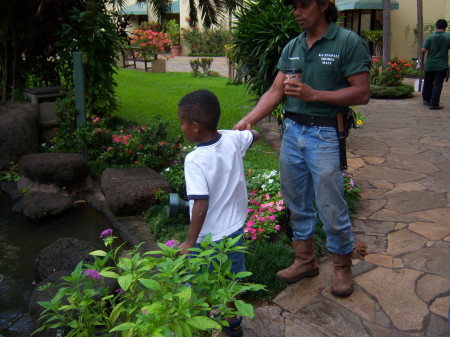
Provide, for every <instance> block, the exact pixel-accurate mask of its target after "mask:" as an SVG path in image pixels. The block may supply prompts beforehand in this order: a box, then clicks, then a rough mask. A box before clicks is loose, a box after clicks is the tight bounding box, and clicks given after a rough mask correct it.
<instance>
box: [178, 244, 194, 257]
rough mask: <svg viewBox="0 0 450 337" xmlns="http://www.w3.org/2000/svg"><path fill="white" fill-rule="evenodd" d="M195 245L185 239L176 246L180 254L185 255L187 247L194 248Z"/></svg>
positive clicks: (187, 252)
mask: <svg viewBox="0 0 450 337" xmlns="http://www.w3.org/2000/svg"><path fill="white" fill-rule="evenodd" d="M194 247H195V245H192V244H190V243H189V242H187V241H184V242H183V243H181V244H180V245H179V246H178V248H179V249H180V255H186V254H189V253H190V252H189V251H188V249H189V248H194Z"/></svg>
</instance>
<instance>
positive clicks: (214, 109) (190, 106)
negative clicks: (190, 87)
mask: <svg viewBox="0 0 450 337" xmlns="http://www.w3.org/2000/svg"><path fill="white" fill-rule="evenodd" d="M178 115H179V117H180V118H181V119H184V120H186V121H188V122H190V123H192V122H197V123H199V124H201V125H202V126H203V127H204V128H205V129H206V130H209V131H213V130H216V129H217V124H218V123H219V118H220V103H219V100H218V99H217V96H216V95H214V93H212V92H211V91H209V90H197V91H193V92H191V93H189V94H187V95H185V96H184V97H183V98H182V99H181V100H180V102H179V103H178Z"/></svg>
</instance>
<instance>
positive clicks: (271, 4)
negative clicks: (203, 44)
mask: <svg viewBox="0 0 450 337" xmlns="http://www.w3.org/2000/svg"><path fill="white" fill-rule="evenodd" d="M242 6H243V7H242V10H241V11H240V12H239V13H237V14H236V25H235V26H234V27H233V44H234V48H233V59H234V60H235V62H236V63H237V77H238V78H240V79H245V85H246V88H247V90H248V92H249V93H250V94H252V95H255V96H257V97H260V96H262V95H263V94H264V93H265V92H266V91H267V90H268V89H269V88H270V86H271V85H272V82H273V80H274V79H275V76H276V73H277V68H276V67H277V63H278V59H279V57H280V55H281V51H282V50H283V48H284V47H285V45H286V44H287V43H288V42H289V41H290V40H291V39H293V38H294V37H296V36H297V35H299V34H300V33H301V30H300V28H299V26H298V24H297V22H296V21H295V19H294V15H293V13H292V8H291V7H290V6H284V4H283V2H282V1H271V0H258V1H246V2H245V3H244V4H243V5H242Z"/></svg>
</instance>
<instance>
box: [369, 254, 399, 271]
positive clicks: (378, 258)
mask: <svg viewBox="0 0 450 337" xmlns="http://www.w3.org/2000/svg"><path fill="white" fill-rule="evenodd" d="M364 260H365V261H367V262H370V263H373V264H376V265H377V266H382V267H386V268H392V267H393V266H394V259H393V257H392V256H389V255H383V254H368V255H367V256H366V257H365V259H364Z"/></svg>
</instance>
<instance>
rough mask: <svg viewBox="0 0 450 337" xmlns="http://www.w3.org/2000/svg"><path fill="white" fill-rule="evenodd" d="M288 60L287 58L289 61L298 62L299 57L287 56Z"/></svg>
mask: <svg viewBox="0 0 450 337" xmlns="http://www.w3.org/2000/svg"><path fill="white" fill-rule="evenodd" d="M288 58H289V61H292V60H300V57H298V56H289V57H288Z"/></svg>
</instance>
